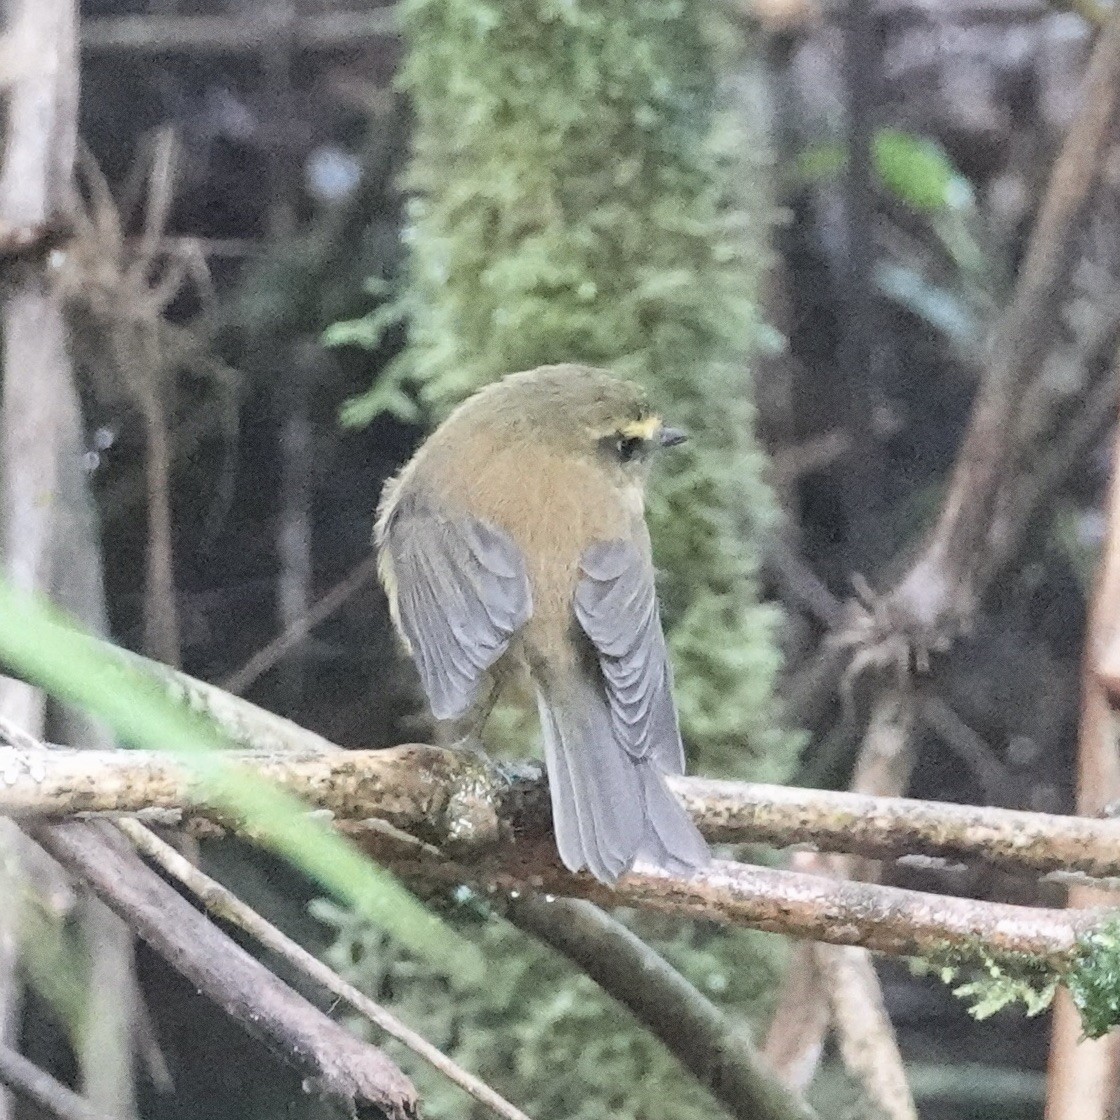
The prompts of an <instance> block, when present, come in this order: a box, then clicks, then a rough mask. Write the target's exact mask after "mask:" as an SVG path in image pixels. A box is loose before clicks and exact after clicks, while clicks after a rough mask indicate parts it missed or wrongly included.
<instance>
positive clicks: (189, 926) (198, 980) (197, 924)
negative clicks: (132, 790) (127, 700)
mask: <svg viewBox="0 0 1120 1120" xmlns="http://www.w3.org/2000/svg"><path fill="white" fill-rule="evenodd" d="M34 836H35V839H36V840H37V841H38V842H39V843H40V844H41V845H42V846H43V847H44V848H46V850H47V851H48V852H50V853H51V855H53V856H54V857H55V859H57V860H58V861H59V863H61V864H62V865H63V866H64V867H66V868H67V870H69V871H70V872H71V873H73V874H74V875H77V876H78V878H80V879H81V880H82V881H83V882H85V883H86V884H88V885H89V887H90V888H91V889H92V890H93V891H94V892H96V894H97V895H98V896H99V897H100V898H101V899H102V901H103V902H105V904H106V905H107V906H109V908H110V909H112V910H114V911H115V912H116V913H117V914H118V915H119V916H120V917H121V918H123V919H124V920H125V921H126V922H127V923H128V925H129V926H130V927H131V928H132V929H133V930H134V931H135V932H136V933H137V935H138V936H140V937H141V938H143V940H144V941H146V942H147V943H148V944H149V945H150V946H151V947H152V948H153V949H154V950H155V951H156V952H157V953H159V954H160V955H161V956H162V957H164V958H166V959H167V960H168V962H169V963H170V964H171V965H172V966H173V967H174V968H175V970H176V971H177V972H179V973H180V974H181V975H182V976H184V977H185V978H186V979H187V980H188V981H189V982H190V983H192V984H194V985H195V986H196V987H197V988H198V989H199V991H201V992H203V993H205V994H206V995H207V996H208V997H209V998H210V999H212V1000H213V1001H214V1002H215V1003H216V1004H218V1006H220V1007H221V1008H222V1009H223V1010H224V1011H225V1012H226V1013H227V1014H228V1015H230V1016H231V1018H233V1019H235V1020H236V1021H237V1022H238V1023H240V1024H241V1025H242V1026H243V1027H244V1028H245V1029H246V1030H247V1031H249V1032H250V1033H251V1034H253V1035H255V1036H256V1037H257V1038H259V1039H260V1040H261V1041H262V1042H264V1043H265V1045H266V1046H268V1047H269V1049H270V1050H272V1052H273V1053H274V1054H276V1056H277V1057H279V1058H280V1059H281V1060H282V1061H284V1062H286V1063H287V1064H288V1065H290V1066H292V1067H293V1068H294V1069H296V1070H297V1071H299V1072H300V1073H301V1074H302V1075H303V1076H304V1078H305V1084H306V1085H307V1086H308V1087H309V1089H312V1090H313V1091H316V1092H318V1093H321V1094H322V1095H323V1096H325V1097H327V1098H329V1099H331V1100H334V1101H336V1102H341V1103H342V1105H343V1106H344V1107H345V1108H346V1109H347V1111H348V1112H349V1113H351V1114H353V1113H354V1112H355V1111H357V1114H358V1115H362V1114H363V1112H365V1113H366V1114H368V1110H369V1109H371V1108H375V1109H380V1110H381V1111H382V1112H383V1113H385V1115H386V1116H388V1117H389V1118H390V1120H415V1117H416V1115H417V1098H416V1090H415V1089H414V1088H413V1087H412V1083H411V1082H410V1081H409V1080H408V1078H406V1077H405V1076H404V1074H403V1073H401V1071H400V1070H399V1069H398V1068H397V1067H396V1066H395V1065H394V1064H393V1063H392V1062H391V1061H390V1060H389V1059H388V1058H387V1057H386V1056H385V1055H384V1054H383V1053H382V1052H381V1051H380V1050H378V1049H377V1047H375V1046H371V1045H370V1044H368V1043H365V1042H362V1041H361V1040H360V1039H358V1038H355V1037H354V1035H352V1034H350V1033H349V1032H348V1031H347V1030H346V1029H345V1028H344V1027H342V1026H340V1025H339V1024H338V1023H336V1022H334V1021H333V1020H332V1019H330V1018H329V1017H328V1016H326V1015H324V1014H323V1012H321V1011H320V1010H319V1009H318V1008H317V1007H315V1006H314V1005H312V1004H311V1003H309V1002H308V1001H307V1000H305V999H304V998H303V997H302V996H300V995H297V994H296V993H295V992H293V991H292V990H291V989H290V988H289V987H287V985H285V984H284V983H283V982H282V981H281V980H279V979H278V978H277V977H276V976H275V975H273V973H272V972H270V971H269V970H268V969H267V968H266V967H265V966H264V965H263V964H261V963H260V962H259V961H257V960H255V959H254V958H253V957H251V956H250V955H249V954H248V953H247V952H245V950H244V949H242V948H241V946H240V945H238V944H237V943H236V942H234V941H233V940H232V939H230V938H229V937H227V936H226V934H224V933H223V932H222V931H221V930H220V929H218V927H217V926H215V925H214V924H213V923H212V922H211V921H210V920H209V919H208V918H206V916H205V915H203V914H200V913H199V912H198V911H197V910H195V909H194V907H193V906H191V905H190V903H188V902H187V901H186V900H185V899H184V898H182V897H181V896H180V895H179V894H178V893H177V892H176V891H174V890H173V889H172V888H171V887H170V886H168V885H167V884H166V883H164V882H163V881H162V880H161V879H160V878H158V877H157V876H155V875H153V874H151V872H150V871H149V869H148V868H147V867H146V865H145V864H144V863H143V861H142V860H141V859H140V857H139V856H138V855H136V853H135V852H133V851H132V850H131V849H130V848H129V847H128V845H127V844H126V843H125V841H124V840H123V838H121V837H120V836H119V835H117V834H115V833H114V832H113V831H112V830H111V829H108V828H105V827H101V828H98V827H97V826H91V825H77V824H60V825H53V826H49V827H40V828H38V829H36V830H34Z"/></svg>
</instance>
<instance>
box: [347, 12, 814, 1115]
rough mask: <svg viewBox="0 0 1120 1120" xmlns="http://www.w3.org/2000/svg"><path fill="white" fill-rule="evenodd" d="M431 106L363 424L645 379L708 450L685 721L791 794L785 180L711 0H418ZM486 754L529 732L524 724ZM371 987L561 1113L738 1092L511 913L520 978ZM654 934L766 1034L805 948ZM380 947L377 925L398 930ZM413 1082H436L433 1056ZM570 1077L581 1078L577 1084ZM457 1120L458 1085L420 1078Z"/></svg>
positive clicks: (672, 925) (402, 964)
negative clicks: (771, 183)
mask: <svg viewBox="0 0 1120 1120" xmlns="http://www.w3.org/2000/svg"><path fill="white" fill-rule="evenodd" d="M401 17H402V25H403V28H404V32H405V36H406V41H407V45H408V53H407V57H406V60H405V64H404V72H403V79H402V82H403V86H404V88H405V89H406V90H407V91H408V93H409V94H410V96H411V101H412V105H413V109H414V114H415V133H414V139H413V158H412V162H411V168H410V171H409V175H408V181H407V186H408V188H409V190H410V192H411V196H412V201H411V204H410V208H409V213H408V225H407V229H406V231H405V237H406V239H407V243H408V247H409V263H408V271H407V275H406V276H405V277H404V278H403V281H402V283H401V285H400V290H399V291H398V292H397V293H396V295H395V296H392V297H389V296H385V295H383V296H382V298H381V302H380V304H379V306H378V307H377V308H376V309H375V310H374V311H373V312H372V313H371V315H370V316H369V317H368V318H367V319H366V320H365V321H363V322H360V323H357V324H354V323H351V324H346V325H345V326H344V327H342V328H340V329H339V330H337V331H335V332H334V336H335V338H336V339H339V340H346V341H349V342H354V341H362V340H364V341H365V342H367V343H374V342H376V341H377V339H378V338H379V336H380V333H381V332H382V331H383V330H384V329H385V327H386V326H387V325H388V324H392V323H394V322H396V321H398V320H399V318H400V317H402V316H403V318H404V319H405V321H406V322H407V326H408V345H407V347H406V349H405V351H404V353H403V354H402V356H401V357H400V359H399V360H398V361H397V362H396V363H395V364H394V365H392V366H391V367H390V368H389V369H388V370H387V371H385V372H383V373H382V374H381V375H380V376H379V378H378V380H377V382H376V384H375V385H374V386H373V388H372V390H371V392H370V394H369V395H368V396H366V397H365V398H362V399H361V400H358V401H355V402H352V403H351V406H350V408H349V410H348V413H347V416H348V418H349V419H351V420H355V421H360V420H362V419H365V418H367V417H369V416H370V415H372V414H374V413H376V412H377V411H381V410H386V409H389V410H392V411H395V412H397V413H403V412H404V411H405V410H406V408H407V404H408V402H409V401H411V400H416V401H418V402H419V403H420V405H421V406H422V408H424V409H425V410H426V411H427V412H428V413H429V414H430V415H432V416H434V417H438V416H440V415H441V414H443V413H444V412H445V411H446V410H447V409H448V408H450V407H451V406H452V405H454V404H455V403H456V402H457V401H458V400H460V399H461V398H462V397H464V396H465V395H467V394H468V393H470V392H472V391H473V390H475V389H477V388H478V387H480V386H481V385H483V384H485V383H487V382H489V381H491V380H493V379H494V378H496V377H499V376H501V375H502V374H505V373H509V372H512V371H514V370H519V369H528V368H531V367H533V366H536V365H540V364H542V363H549V362H568V361H575V362H585V363H591V364H596V365H602V366H606V367H609V368H611V369H613V370H615V371H616V372H618V373H619V374H620V375H623V376H628V377H633V378H635V379H637V380H640V381H643V382H644V383H646V384H647V385H648V386H649V388H650V390H651V395H652V396H653V397H654V398H655V399H656V401H657V403H658V407H659V410H660V411H661V412H662V414H663V415H664V416H665V417H666V419H667V420H668V421H669V422H670V423H672V424H675V425H680V426H681V427H684V428H687V429H688V430H689V432H690V434H691V436H692V439H691V441H690V442H689V443H688V444H687V445H685V447H684V448H682V449H680V453H674V454H673V455H666V456H664V458H663V463H662V465H661V467H659V469H658V473H657V474H656V476H655V477H654V479H653V481H652V486H651V502H650V522H651V528H652V532H653V537H654V548H655V557H656V561H657V563H658V567H659V570H660V572H661V579H660V590H661V598H662V603H663V613H664V618H665V622H666V628H667V632H668V635H669V641H670V645H671V647H672V652H673V659H674V664H675V669H676V694H677V700H678V703H679V706H680V712H681V723H682V727H683V730H684V733H685V738H686V740H687V742H688V744H689V749H690V751H691V752H692V754H693V756H694V766H695V768H697V769H700V770H704V771H707V772H710V773H711V772H716V773H724V774H732V775H736V776H739V777H742V778H748V779H750V778H753V779H756V780H768V781H781V780H783V779H785V778H787V777H788V776H789V775H790V773H791V771H792V768H793V765H794V762H795V754H796V749H797V745H798V744H797V742H796V740H795V738H794V737H793V736H792V735H789V734H786V733H784V732H783V731H782V730H780V729H779V728H778V727H777V723H776V719H775V711H774V703H773V698H772V691H773V685H774V678H775V675H776V671H777V668H778V657H777V653H776V650H775V644H774V641H773V636H772V630H773V627H774V624H775V621H776V616H775V612H774V611H773V610H771V609H770V608H767V607H765V606H762V605H760V604H759V602H758V587H757V568H758V548H757V541H758V539H759V534H760V532H761V530H762V529H763V528H764V527H765V526H766V525H768V524H769V523H770V522H771V521H772V519H773V517H774V510H773V505H772V501H771V497H770V494H769V492H768V490H767V488H766V486H765V485H764V483H763V481H762V467H763V463H762V458H761V455H760V454H759V452H758V450H757V448H756V445H755V442H754V436H753V430H752V429H753V422H754V406H753V402H752V387H751V380H750V376H749V363H750V360H751V356H752V353H753V352H754V351H755V350H756V349H757V348H758V347H759V346H760V345H763V344H769V343H770V341H771V336H770V335H768V334H767V333H766V331H765V328H764V327H763V326H762V325H761V324H760V323H759V322H758V320H757V317H756V314H755V308H754V297H755V291H756V285H757V283H758V279H759V277H760V276H761V273H762V270H763V268H764V267H765V265H766V256H765V251H764V245H765V243H766V238H767V234H768V230H767V220H768V213H769V211H768V206H769V204H768V194H767V189H766V180H765V175H764V173H763V172H762V170H761V169H760V168H759V167H751V166H748V165H747V164H746V163H745V162H744V160H743V159H742V156H741V153H743V152H746V151H752V150H753V151H758V150H760V149H761V148H763V147H764V145H762V144H761V142H760V136H759V135H755V136H753V137H749V138H748V137H746V136H744V135H743V134H742V133H741V132H740V131H737V129H736V125H735V120H736V118H737V117H738V119H739V120H740V121H741V120H742V119H744V118H743V115H742V114H741V113H738V114H737V113H736V112H735V110H734V106H732V105H731V104H730V102H731V101H732V100H733V95H732V91H731V90H730V89H729V88H727V87H725V86H722V85H721V83H720V80H719V76H718V75H719V71H720V70H721V67H722V66H723V65H724V63H725V61H726V57H727V56H726V53H725V52H726V50H727V47H728V43H729V41H730V40H729V36H728V29H727V27H725V26H724V25H723V24H722V22H721V18H722V17H721V16H720V15H719V14H718V6H716V5H712V4H710V3H706V2H705V0H611V2H609V3H608V2H607V0H522V2H521V3H515V4H511V3H508V2H505V0H503V2H494V3H490V2H487V0H402V4H401ZM497 717H498V718H496V719H494V720H492V721H491V723H490V724H489V726H488V728H487V736H486V737H487V746H488V747H489V748H493V747H494V746H495V745H496V743H499V742H502V741H503V740H505V741H512V742H514V743H516V742H517V740H518V739H519V738H520V739H522V740H523V741H524V739H525V738H526V736H524V734H523V732H524V730H525V729H524V727H518V726H517V725H516V724H515V723H511V713H497ZM337 924H339V926H340V940H339V945H338V946H337V952H338V955H339V960H340V961H346V962H353V961H354V960H356V959H357V960H360V962H361V963H360V964H359V965H358V967H357V971H358V973H359V974H360V975H361V977H362V979H363V980H364V982H365V984H366V986H367V987H369V988H370V989H371V990H373V991H375V992H377V993H378V994H379V995H380V997H381V998H384V999H386V1000H387V1001H388V1002H390V1003H391V1004H393V1006H394V1007H395V1008H396V1009H397V1010H399V1011H400V1012H401V1013H402V1014H403V1015H404V1017H405V1018H407V1019H409V1020H410V1021H412V1022H414V1023H416V1024H417V1025H422V1026H423V1029H424V1030H425V1031H426V1032H428V1033H429V1034H430V1036H431V1037H433V1039H434V1040H435V1041H437V1042H442V1043H445V1044H446V1045H447V1047H448V1049H449V1050H450V1051H451V1052H452V1053H454V1055H455V1057H456V1058H457V1059H459V1060H460V1061H462V1062H463V1063H464V1064H465V1065H467V1066H468V1068H471V1069H474V1070H477V1071H478V1072H480V1073H481V1074H482V1075H483V1076H484V1077H485V1078H486V1079H487V1080H488V1081H491V1082H492V1083H493V1084H495V1085H496V1086H498V1087H499V1088H501V1089H503V1090H505V1091H506V1092H508V1094H509V1095H510V1097H511V1098H512V1099H514V1100H515V1101H517V1102H518V1103H519V1104H520V1105H521V1106H522V1107H524V1108H525V1109H526V1110H527V1111H528V1112H529V1113H530V1114H531V1115H533V1116H536V1117H538V1118H539V1120H548V1118H550V1117H555V1118H561V1117H562V1118H564V1120H572V1118H580V1117H587V1118H588V1120H591V1118H595V1120H598V1118H599V1117H602V1116H612V1117H621V1118H624V1117H654V1116H672V1117H675V1118H679V1120H691V1118H693V1117H695V1118H696V1120H699V1118H700V1117H705V1118H706V1117H709V1116H710V1115H711V1111H712V1103H711V1100H710V1099H709V1098H708V1097H707V1096H706V1095H705V1094H704V1093H703V1092H701V1090H700V1089H699V1088H698V1087H697V1086H696V1085H695V1083H694V1082H693V1081H692V1079H691V1078H689V1077H687V1076H685V1075H683V1074H682V1071H681V1070H680V1067H679V1066H678V1065H677V1064H676V1062H675V1061H674V1060H673V1059H672V1058H671V1057H670V1056H669V1055H668V1054H667V1053H666V1052H665V1051H664V1050H663V1049H662V1047H661V1046H660V1045H659V1044H658V1043H657V1042H655V1041H654V1040H653V1039H652V1038H651V1037H650V1036H649V1035H648V1034H647V1033H646V1032H645V1031H643V1030H641V1029H639V1028H637V1027H636V1026H635V1025H634V1024H633V1023H632V1022H631V1021H630V1020H629V1018H628V1017H627V1016H626V1015H625V1013H623V1012H621V1011H620V1010H619V1009H618V1008H617V1007H615V1006H614V1004H613V1003H611V1001H610V1000H609V999H608V998H607V997H605V996H603V995H602V993H600V992H599V991H598V989H597V988H596V987H595V986H594V985H593V984H592V983H591V982H590V981H589V980H587V978H586V977H583V976H580V975H577V974H576V973H575V972H574V971H573V970H572V968H571V967H570V966H569V965H568V964H567V963H566V962H564V961H562V960H560V959H558V958H557V957H556V956H555V955H554V954H552V953H550V952H547V951H545V950H543V949H541V948H540V947H539V946H538V945H536V944H535V943H532V942H529V941H527V940H526V939H525V938H524V937H523V936H522V935H520V934H519V933H518V932H517V931H516V930H513V929H511V928H510V927H509V926H507V925H506V924H505V923H504V922H502V921H500V920H497V919H489V920H487V921H483V922H482V923H481V924H479V925H477V926H476V927H475V928H474V930H473V935H474V936H476V937H477V939H478V943H479V945H480V947H481V948H482V950H483V952H484V953H485V955H486V956H487V959H488V960H491V961H493V962H494V967H493V969H492V974H493V983H492V984H491V985H488V986H487V989H486V990H485V991H480V992H478V993H469V994H468V995H467V996H465V997H462V998H458V999H456V1000H455V1001H454V1003H452V1002H451V1001H449V999H448V998H447V992H446V991H445V990H444V989H443V988H442V987H441V985H440V983H439V982H438V980H436V979H434V978H433V977H431V976H429V975H428V974H427V973H425V972H423V971H422V970H417V969H414V968H410V966H409V965H408V963H407V962H406V961H404V960H402V959H401V958H400V957H398V956H396V955H394V954H392V953H391V952H390V951H388V950H387V949H386V948H385V947H383V946H381V945H380V943H378V944H369V945H367V946H366V947H365V948H364V949H360V950H359V949H357V948H355V938H356V937H359V936H366V935H364V934H360V931H359V932H355V929H354V927H352V926H349V925H347V924H346V922H345V921H341V922H340V923H337ZM635 924H636V926H637V928H638V930H639V932H640V933H641V935H642V936H644V937H646V938H648V939H649V940H651V941H652V942H653V943H655V944H657V945H658V947H659V948H660V949H661V950H662V951H663V952H665V953H666V954H667V955H668V956H669V957H670V959H671V960H672V961H673V963H674V964H675V965H676V966H677V967H678V968H680V969H681V970H682V971H683V972H684V973H685V974H686V975H688V976H689V977H690V979H692V980H693V982H694V983H696V984H697V985H698V986H699V987H700V988H701V990H702V991H705V992H707V993H709V994H710V995H711V996H712V998H713V999H715V1000H716V1001H717V1002H719V1003H720V1004H721V1006H723V1007H724V1008H725V1009H726V1010H727V1011H728V1013H729V1014H730V1015H731V1016H733V1017H734V1018H735V1019H736V1020H738V1019H742V1020H743V1022H746V1020H747V1016H748V1014H749V1013H754V1012H756V1011H757V1009H758V1005H759V1001H760V1000H761V999H763V998H764V996H763V993H767V992H770V991H771V990H772V987H773V985H774V983H775V982H776V979H777V977H778V976H779V975H780V971H781V964H782V961H783V959H784V956H785V948H786V946H785V943H784V942H783V941H782V940H781V939H779V938H776V937H772V936H767V935H764V934H758V933H754V932H751V931H735V932H728V931H723V930H719V931H713V930H712V929H709V928H707V927H700V926H692V925H684V924H682V923H680V922H669V921H668V920H665V921H658V920H655V919H652V918H650V917H649V916H648V915H644V916H642V917H641V918H640V919H638V920H636V922H635ZM372 936H376V935H372ZM409 1071H410V1072H413V1067H411V1066H410V1067H409ZM559 1071H562V1073H560V1072H559ZM416 1072H417V1075H418V1079H419V1080H420V1082H421V1085H422V1090H423V1091H424V1093H425V1111H426V1113H427V1114H428V1115H431V1116H433V1117H437V1118H438V1117H452V1116H463V1115H465V1114H466V1107H465V1105H464V1102H463V1100H462V1098H461V1096H459V1095H458V1093H457V1091H455V1090H451V1089H448V1088H447V1086H446V1084H445V1083H443V1082H442V1081H441V1080H440V1079H439V1078H432V1077H429V1076H428V1075H427V1074H426V1073H424V1072H422V1071H416Z"/></svg>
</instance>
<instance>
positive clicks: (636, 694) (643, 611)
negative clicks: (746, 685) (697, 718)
mask: <svg viewBox="0 0 1120 1120" xmlns="http://www.w3.org/2000/svg"><path fill="white" fill-rule="evenodd" d="M580 568H581V571H582V573H583V578H582V579H581V580H580V582H579V584H578V585H577V587H576V594H575V613H576V619H577V620H578V622H579V624H580V626H581V628H582V629H583V631H584V633H585V634H586V635H587V636H588V638H590V639H591V643H592V645H593V646H594V647H595V650H596V652H597V654H598V658H599V666H600V668H601V670H602V673H603V679H604V680H605V682H606V687H607V696H608V699H609V701H610V708H611V720H612V723H613V725H614V732H615V736H616V738H617V740H618V742H619V743H620V744H621V745H622V746H623V747H624V748H625V750H626V752H627V753H628V754H629V755H630V756H631V757H633V758H636V759H642V758H647V757H648V758H651V759H652V760H654V761H655V762H656V763H657V764H658V766H659V768H660V769H661V770H662V771H663V772H665V773H670V774H683V773H684V746H683V744H682V742H681V734H680V728H679V725H678V723H677V710H676V706H675V704H674V703H673V690H672V686H673V677H672V669H671V667H670V665H669V656H668V652H667V650H666V648H665V635H664V634H663V633H662V630H661V615H660V611H659V610H658V606H657V591H656V588H655V586H654V579H653V566H652V565H651V564H650V562H649V560H648V558H647V557H646V556H645V555H644V554H643V552H642V551H640V550H639V548H638V547H637V546H636V545H635V544H634V543H633V542H631V541H625V540H611V541H598V542H596V543H595V544H593V545H591V546H590V547H589V548H588V549H587V551H586V552H585V553H584V555H583V557H582V558H581V560H580Z"/></svg>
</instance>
